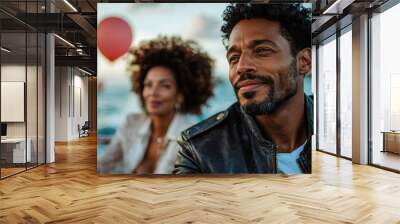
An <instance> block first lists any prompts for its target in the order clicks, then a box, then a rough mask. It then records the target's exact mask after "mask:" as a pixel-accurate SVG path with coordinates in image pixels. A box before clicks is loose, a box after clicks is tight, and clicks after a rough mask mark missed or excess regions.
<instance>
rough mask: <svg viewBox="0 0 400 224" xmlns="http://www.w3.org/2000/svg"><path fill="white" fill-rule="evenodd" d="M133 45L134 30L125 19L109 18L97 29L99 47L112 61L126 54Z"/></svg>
mask: <svg viewBox="0 0 400 224" xmlns="http://www.w3.org/2000/svg"><path fill="white" fill-rule="evenodd" d="M131 43H132V30H131V27H130V26H129V24H128V23H127V22H126V21H125V20H123V19H120V18H117V17H108V18H106V19H104V20H102V21H101V22H100V24H99V26H98V27H97V47H98V48H99V49H100V52H101V53H102V54H103V55H104V56H105V57H106V58H108V59H109V60H111V61H114V60H115V59H117V58H119V57H120V56H121V55H123V54H125V53H126V52H127V51H128V50H129V48H130V46H131Z"/></svg>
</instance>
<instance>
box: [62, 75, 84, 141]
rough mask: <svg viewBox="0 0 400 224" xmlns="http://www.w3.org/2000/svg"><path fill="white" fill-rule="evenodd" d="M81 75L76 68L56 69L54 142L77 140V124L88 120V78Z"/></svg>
mask: <svg viewBox="0 0 400 224" xmlns="http://www.w3.org/2000/svg"><path fill="white" fill-rule="evenodd" d="M83 75H84V74H83V73H82V72H80V71H79V70H78V69H76V68H72V67H56V84H55V85H56V91H55V119H56V132H55V141H70V140H73V139H77V138H78V137H79V133H78V124H80V125H81V126H82V125H83V124H84V123H85V121H87V120H88V105H89V103H88V78H87V77H86V76H83ZM80 107H81V108H80ZM80 110H81V111H80Z"/></svg>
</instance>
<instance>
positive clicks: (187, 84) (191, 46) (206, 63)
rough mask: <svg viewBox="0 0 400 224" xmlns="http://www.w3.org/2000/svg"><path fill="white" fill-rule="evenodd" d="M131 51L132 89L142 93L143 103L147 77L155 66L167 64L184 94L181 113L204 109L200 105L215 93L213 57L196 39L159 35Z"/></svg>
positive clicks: (140, 94)
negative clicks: (204, 50) (203, 49)
mask: <svg viewBox="0 0 400 224" xmlns="http://www.w3.org/2000/svg"><path fill="white" fill-rule="evenodd" d="M131 54H132V55H133V60H132V62H131V66H132V68H133V74H132V84H133V91H134V92H135V93H137V94H138V95H139V96H140V99H141V103H142V106H143V107H144V99H143V94H142V91H143V88H144V80H145V78H146V75H147V73H148V71H149V70H150V69H151V68H153V67H155V66H164V67H167V68H169V69H170V70H171V71H172V72H173V74H174V77H175V80H176V83H177V89H178V92H179V93H180V94H181V95H182V96H183V102H182V104H181V106H180V112H181V113H192V114H199V113H201V106H202V105H203V104H205V103H206V102H207V100H208V99H209V98H210V97H211V96H212V95H213V82H212V69H213V65H214V61H213V60H212V59H211V58H210V57H209V56H208V54H207V53H205V52H203V51H202V50H201V48H200V46H199V45H198V44H197V43H196V42H195V41H192V40H187V41H184V40H182V39H181V38H180V37H165V36H159V37H157V38H155V39H153V40H149V41H144V42H141V43H140V44H139V46H138V48H136V49H133V50H131ZM135 68H136V69H135Z"/></svg>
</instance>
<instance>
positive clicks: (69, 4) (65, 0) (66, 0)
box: [64, 0, 78, 12]
mask: <svg viewBox="0 0 400 224" xmlns="http://www.w3.org/2000/svg"><path fill="white" fill-rule="evenodd" d="M64 2H65V4H67V5H68V6H69V7H70V8H71V9H72V10H74V11H75V12H78V10H77V9H76V8H75V7H74V6H73V5H72V4H71V3H69V1H68V0H64Z"/></svg>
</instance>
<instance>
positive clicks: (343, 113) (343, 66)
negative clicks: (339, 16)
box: [340, 30, 353, 158]
mask: <svg viewBox="0 0 400 224" xmlns="http://www.w3.org/2000/svg"><path fill="white" fill-rule="evenodd" d="M351 48H352V35H351V30H350V31H348V32H347V33H345V34H343V35H342V36H341V37H340V135H341V136H340V153H341V155H342V156H345V157H349V158H351V157H352V148H351V141H352V137H351V136H352V125H351V124H352V74H353V73H352V49H351Z"/></svg>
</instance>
